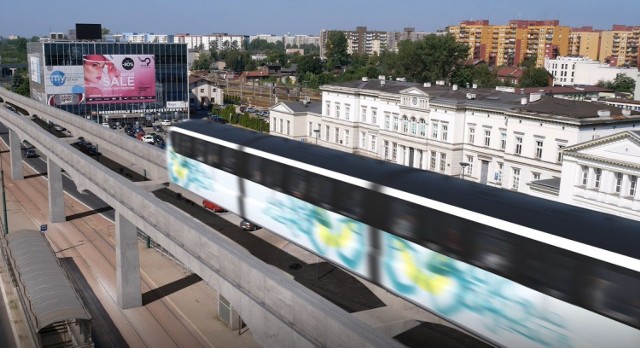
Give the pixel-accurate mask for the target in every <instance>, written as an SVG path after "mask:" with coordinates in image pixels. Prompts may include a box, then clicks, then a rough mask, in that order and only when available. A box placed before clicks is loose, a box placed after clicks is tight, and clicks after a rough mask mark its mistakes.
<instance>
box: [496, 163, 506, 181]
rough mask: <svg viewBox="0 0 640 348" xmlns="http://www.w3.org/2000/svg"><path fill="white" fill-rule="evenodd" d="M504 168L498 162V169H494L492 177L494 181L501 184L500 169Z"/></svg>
mask: <svg viewBox="0 0 640 348" xmlns="http://www.w3.org/2000/svg"><path fill="white" fill-rule="evenodd" d="M503 168H504V164H503V163H500V162H498V171H496V174H495V177H494V179H495V180H496V183H498V184H502V169H503Z"/></svg>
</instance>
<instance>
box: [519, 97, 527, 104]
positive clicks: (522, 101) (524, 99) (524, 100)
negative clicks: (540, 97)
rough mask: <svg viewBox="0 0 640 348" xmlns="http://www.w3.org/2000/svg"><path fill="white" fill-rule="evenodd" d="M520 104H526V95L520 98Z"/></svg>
mask: <svg viewBox="0 0 640 348" xmlns="http://www.w3.org/2000/svg"><path fill="white" fill-rule="evenodd" d="M520 104H521V105H527V97H522V98H520Z"/></svg>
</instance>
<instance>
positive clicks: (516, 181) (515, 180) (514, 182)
mask: <svg viewBox="0 0 640 348" xmlns="http://www.w3.org/2000/svg"><path fill="white" fill-rule="evenodd" d="M518 186H520V168H513V176H512V178H511V189H513V190H516V191H517V190H518Z"/></svg>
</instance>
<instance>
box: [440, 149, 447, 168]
mask: <svg viewBox="0 0 640 348" xmlns="http://www.w3.org/2000/svg"><path fill="white" fill-rule="evenodd" d="M446 167H447V154H446V153H441V154H440V171H441V172H444V170H445V168H446Z"/></svg>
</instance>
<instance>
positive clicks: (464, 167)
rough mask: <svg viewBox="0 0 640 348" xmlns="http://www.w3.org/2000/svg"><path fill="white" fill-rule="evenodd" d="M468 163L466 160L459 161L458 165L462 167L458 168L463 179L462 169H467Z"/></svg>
mask: <svg viewBox="0 0 640 348" xmlns="http://www.w3.org/2000/svg"><path fill="white" fill-rule="evenodd" d="M469 164H470V163H468V162H460V167H462V169H461V170H460V175H461V178H462V180H464V171H465V170H467V167H468V166H469Z"/></svg>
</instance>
